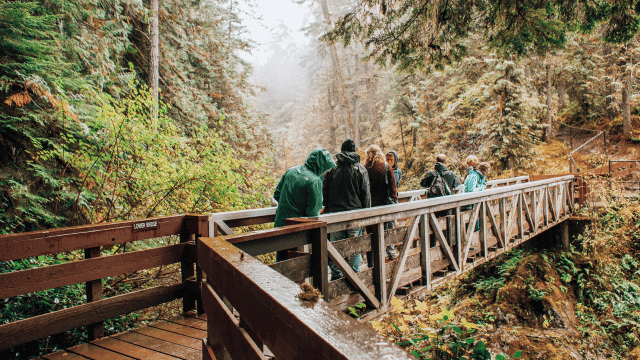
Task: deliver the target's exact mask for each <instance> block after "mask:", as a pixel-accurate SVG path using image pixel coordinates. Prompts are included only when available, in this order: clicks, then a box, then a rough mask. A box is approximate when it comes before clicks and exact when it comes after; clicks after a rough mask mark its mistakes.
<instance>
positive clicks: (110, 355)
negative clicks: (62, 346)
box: [67, 344, 133, 360]
mask: <svg viewBox="0 0 640 360" xmlns="http://www.w3.org/2000/svg"><path fill="white" fill-rule="evenodd" d="M67 351H68V352H72V353H75V354H78V355H82V356H84V357H86V358H89V359H95V360H103V359H109V360H130V359H133V358H132V357H129V356H125V355H122V354H119V353H117V352H114V351H111V350H107V349H105V348H102V347H99V346H96V345H93V344H81V345H78V346H74V347H72V348H69V349H67Z"/></svg>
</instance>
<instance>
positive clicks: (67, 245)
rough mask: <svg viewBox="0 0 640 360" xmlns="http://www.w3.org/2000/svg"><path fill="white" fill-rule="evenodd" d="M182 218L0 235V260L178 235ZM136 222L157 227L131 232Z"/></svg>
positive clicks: (173, 217) (120, 222) (175, 217)
mask: <svg viewBox="0 0 640 360" xmlns="http://www.w3.org/2000/svg"><path fill="white" fill-rule="evenodd" d="M183 219H184V215H175V216H166V217H158V218H149V219H141V220H128V221H118V222H113V223H108V224H100V225H83V226H74V227H68V228H61V229H52V230H40V231H31V232H26V233H20V234H10V235H2V236H0V249H2V251H0V261H8V260H17V259H26V258H29V257H32V256H38V255H49V254H59V253H62V252H65V251H72V250H78V249H87V248H92V247H97V246H109V245H114V244H123V243H126V242H130V241H136V240H144V239H152V238H157V237H162V236H169V235H178V234H180V231H181V230H182V220H183ZM140 221H147V222H149V221H157V222H158V226H157V228H155V229H153V230H147V231H139V232H134V231H133V224H134V223H138V222H140Z"/></svg>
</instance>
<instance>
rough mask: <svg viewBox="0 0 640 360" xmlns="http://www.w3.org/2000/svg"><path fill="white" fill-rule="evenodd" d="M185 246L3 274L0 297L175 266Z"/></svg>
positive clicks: (0, 276) (178, 245) (128, 253)
mask: <svg viewBox="0 0 640 360" xmlns="http://www.w3.org/2000/svg"><path fill="white" fill-rule="evenodd" d="M185 246H186V244H177V245H171V246H164V247H159V248H155V249H149V250H140V251H132V252H127V253H123V254H116V255H111V256H103V257H96V258H93V259H85V260H78V261H70V262H67V263H64V264H58V265H51V266H43V267H39V268H34V269H29V270H22V271H14V272H11V273H6V274H0V285H1V286H0V298H8V297H12V296H16V295H22V294H28V293H32V292H36V291H41V290H47V289H53V288H57V287H61V286H65V285H71V284H79V283H83V282H86V281H91V280H98V279H102V278H106V277H109V276H115V275H119V274H124V273H129V272H134V271H138V270H144V269H150V268H154V267H158V266H162V265H169V264H174V263H177V262H180V256H181V255H182V253H183V251H184V248H185Z"/></svg>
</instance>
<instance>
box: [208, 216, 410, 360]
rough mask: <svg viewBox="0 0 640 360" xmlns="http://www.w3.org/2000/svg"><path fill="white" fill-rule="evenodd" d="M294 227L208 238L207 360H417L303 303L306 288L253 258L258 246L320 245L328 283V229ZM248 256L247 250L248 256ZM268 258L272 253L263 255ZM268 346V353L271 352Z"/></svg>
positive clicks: (361, 327) (299, 223)
mask: <svg viewBox="0 0 640 360" xmlns="http://www.w3.org/2000/svg"><path fill="white" fill-rule="evenodd" d="M290 223H291V224H292V225H288V226H285V227H281V228H277V229H269V230H263V231H257V232H252V233H247V234H239V235H230V236H221V237H215V238H201V239H200V240H199V241H198V264H199V265H200V266H201V268H202V270H203V273H204V274H205V275H206V276H205V280H203V282H202V300H203V306H204V310H205V312H206V314H207V322H208V326H207V339H205V340H204V341H203V358H204V359H207V360H212V359H228V358H231V359H266V357H265V354H269V355H275V358H276V359H282V360H288V359H292V360H293V359H400V360H402V359H407V360H408V359H411V358H412V357H411V356H409V355H408V354H407V353H406V352H405V351H404V350H402V349H400V348H399V347H397V346H395V345H394V344H392V343H390V342H389V341H388V340H387V339H386V338H384V337H383V336H380V335H378V334H377V333H376V332H375V331H374V330H372V329H371V328H369V327H368V326H366V325H365V324H362V323H360V322H358V321H357V320H355V319H352V318H350V317H349V316H347V315H345V314H344V313H343V312H341V311H339V310H336V309H335V308H333V307H331V306H329V304H328V303H327V302H325V301H323V300H317V301H315V300H302V299H300V298H299V296H298V295H299V294H300V293H301V288H300V286H298V284H296V283H294V282H293V281H291V280H289V279H287V278H286V277H285V276H282V275H281V274H279V273H278V272H276V271H274V270H273V269H270V268H269V267H268V266H266V265H264V264H263V263H262V262H260V261H259V260H257V259H254V258H253V257H252V256H251V255H250V254H251V253H258V252H261V251H258V248H256V247H254V246H253V245H255V244H256V243H266V244H264V245H263V246H266V247H268V246H273V249H271V250H277V249H279V246H277V244H275V243H276V242H287V243H288V245H286V246H293V245H301V244H307V245H312V246H313V250H314V251H313V253H312V254H311V256H312V258H311V259H310V264H309V265H310V266H309V267H308V268H307V270H309V271H311V273H312V274H313V283H314V284H315V285H316V286H320V283H321V282H322V281H323V279H324V281H326V278H327V272H326V269H327V253H326V246H324V245H326V224H325V223H323V222H320V221H313V220H302V219H294V220H291V221H290ZM241 249H242V250H241ZM262 251H266V250H262ZM265 346H266V348H265Z"/></svg>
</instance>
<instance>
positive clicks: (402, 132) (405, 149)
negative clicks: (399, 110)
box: [398, 118, 409, 160]
mask: <svg viewBox="0 0 640 360" xmlns="http://www.w3.org/2000/svg"><path fill="white" fill-rule="evenodd" d="M398 122H400V137H401V138H402V150H403V151H404V158H405V160H406V159H409V157H408V156H407V147H406V146H405V145H404V129H403V127H402V119H400V118H398Z"/></svg>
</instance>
